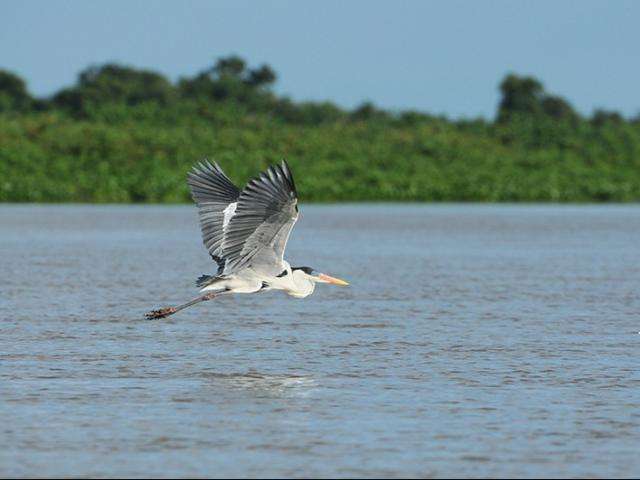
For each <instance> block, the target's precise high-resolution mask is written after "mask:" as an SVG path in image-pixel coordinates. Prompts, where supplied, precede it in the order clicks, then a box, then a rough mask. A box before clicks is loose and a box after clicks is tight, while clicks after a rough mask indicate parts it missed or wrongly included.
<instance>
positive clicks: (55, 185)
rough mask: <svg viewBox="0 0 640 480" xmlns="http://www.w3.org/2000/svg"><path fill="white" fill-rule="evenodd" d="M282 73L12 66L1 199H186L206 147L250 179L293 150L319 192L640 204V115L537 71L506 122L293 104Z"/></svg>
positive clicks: (506, 95) (513, 87) (2, 137)
mask: <svg viewBox="0 0 640 480" xmlns="http://www.w3.org/2000/svg"><path fill="white" fill-rule="evenodd" d="M276 78H277V77H276V73H275V72H274V71H273V69H272V68H271V67H269V66H268V65H262V66H259V67H255V68H251V67H250V66H248V65H247V64H246V62H245V61H244V60H243V59H241V58H239V57H237V56H231V57H225V58H221V59H219V60H218V61H217V62H216V63H215V64H214V65H212V66H211V67H209V68H207V69H205V70H203V71H201V72H199V73H198V74H196V75H194V76H192V77H184V78H181V79H180V80H178V81H177V82H175V83H172V82H170V81H169V80H168V79H166V78H165V77H164V76H162V75H161V74H159V73H157V72H153V71H149V70H141V69H136V68H132V67H128V66H123V65H117V64H106V65H102V66H97V67H91V68H88V69H86V70H85V71H83V72H81V73H80V74H79V76H78V79H77V82H76V84H75V85H73V86H71V87H69V88H65V89H63V90H60V91H59V92H57V93H55V94H54V95H52V96H51V97H49V98H34V97H33V96H32V95H31V94H30V93H29V91H28V89H27V88H26V84H25V82H24V80H23V79H21V78H20V77H18V76H17V75H15V74H13V73H11V72H7V71H1V70H0V201H56V202H57V201H79V202H181V201H186V200H187V199H188V198H189V197H188V191H187V189H186V184H185V181H184V179H185V173H186V171H187V170H188V169H189V167H190V166H191V165H192V164H193V163H194V162H195V161H197V160H199V159H201V158H203V157H205V156H206V157H210V158H215V159H217V160H218V161H219V162H220V163H221V164H222V165H223V167H224V168H225V170H226V171H227V173H229V174H230V175H231V176H232V178H235V179H236V180H237V181H238V182H243V181H245V180H246V179H247V177H248V176H249V175H252V174H255V172H256V170H258V169H260V168H264V167H265V166H266V165H267V164H268V163H271V162H274V161H278V160H279V159H280V158H282V157H286V158H287V159H288V160H289V162H290V164H291V165H292V167H293V168H294V170H295V173H296V176H297V182H298V188H299V190H300V193H301V196H302V197H303V199H304V200H315V201H343V200H353V201H360V200H412V201H414V200H434V201H638V200H640V168H639V167H640V118H633V119H626V118H624V117H623V116H621V115H620V114H619V113H617V112H613V111H606V110H597V111H595V112H594V113H593V114H592V115H591V116H589V117H583V116H582V115H580V114H579V113H578V112H576V111H575V109H574V108H573V107H572V106H571V105H570V103H569V102H567V101H566V100H565V99H563V98H561V97H559V96H557V95H552V94H549V93H547V92H546V91H545V89H544V86H543V85H542V83H541V82H540V81H538V80H536V79H535V78H531V77H526V76H518V75H514V74H510V75H508V76H506V77H505V78H504V79H503V80H502V82H501V83H500V92H501V100H500V103H499V105H498V108H497V112H496V117H495V120H493V121H490V120H485V119H481V118H480V119H472V120H457V121H453V120H449V119H447V118H445V117H442V116H433V115H430V114H428V113H423V112H418V111H401V112H392V111H387V110H383V109H380V108H377V107H376V106H375V105H373V104H372V103H363V104H362V105H360V106H359V107H358V108H355V109H353V110H347V109H343V108H340V107H338V106H336V105H335V104H333V103H331V102H294V101H292V100H291V99H289V98H287V97H283V96H279V95H276V94H275V93H274V92H273V90H272V86H273V84H274V82H275V81H276Z"/></svg>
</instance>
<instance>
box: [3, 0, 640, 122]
mask: <svg viewBox="0 0 640 480" xmlns="http://www.w3.org/2000/svg"><path fill="white" fill-rule="evenodd" d="M639 46H640V1H634V0H629V1H622V0H613V1H606V2H605V1H592V0H581V1H545V0H538V1H516V0H512V1H471V0H469V1H447V2H440V1H437V2H436V1H431V2H430V1H402V0H396V1H375V0H370V1H357V0H341V1H334V0H322V1H313V2H311V1H300V0H299V1H285V0H279V1H266V0H252V1H249V0H234V1H195V0H192V1H177V0H175V1H166V0H155V1H135V0H127V1H121V0H109V1H102V2H98V1H86V0H79V1H78V0H72V1H69V0H67V1H62V0H49V1H24V0H20V1H13V0H0V68H5V69H9V70H11V71H14V72H16V73H18V74H19V75H21V76H22V77H23V78H25V79H26V80H27V82H28V84H29V88H30V90H31V91H32V92H33V93H35V94H36V95H40V96H43V95H48V94H50V93H52V92H54V91H55V90H57V89H59V88H61V87H63V86H67V85H71V84H72V83H73V82H74V81H75V78H76V76H77V74H78V72H79V71H80V70H82V69H84V68H86V67H87V66H89V65H91V64H99V63H103V62H107V61H117V62H122V63H125V64H130V65H133V66H138V67H146V68H152V69H155V70H157V71H159V72H162V73H164V74H165V75H167V76H168V77H169V78H171V79H172V80H175V79H177V78H178V77H180V76H181V75H192V74H194V73H196V72H198V71H199V70H201V69H203V68H205V67H206V66H208V65H211V64H212V63H213V62H214V61H215V58H216V57H218V56H222V55H228V54H231V53H235V54H239V55H241V56H243V57H245V58H246V59H247V60H248V61H249V62H250V63H251V64H259V63H262V62H266V63H268V64H270V65H271V66H272V67H273V68H274V69H275V71H276V72H277V73H278V75H279V80H278V83H277V85H276V90H277V91H278V92H280V93H285V94H288V95H290V96H291V97H293V98H294V99H297V100H332V101H335V102H337V103H339V104H341V105H343V106H346V107H353V106H355V105H357V104H358V103H360V102H362V101H364V100H371V101H373V102H374V103H376V104H378V105H380V106H383V107H386V108H394V109H407V108H415V109H419V110H425V111H429V112H432V113H444V114H447V115H450V116H453V117H475V116H485V117H492V116H493V114H494V112H495V107H496V103H497V101H498V90H497V85H498V83H499V81H500V79H501V78H502V77H503V76H504V75H505V73H507V72H511V71H512V72H517V73H521V74H532V75H535V76H536V77H538V78H540V79H541V80H542V81H543V82H544V84H545V86H546V87H547V90H548V91H550V92H552V93H555V94H559V95H562V96H564V97H565V98H567V99H568V100H569V101H571V102H572V103H573V104H574V106H575V107H576V108H578V109H579V110H580V111H581V112H583V113H591V112H592V110H593V109H594V108H597V107H604V108H609V109H615V110H618V111H620V112H622V113H624V114H625V115H636V114H638V113H640V94H639V93H640V89H639V85H640V61H639V60H640V48H639Z"/></svg>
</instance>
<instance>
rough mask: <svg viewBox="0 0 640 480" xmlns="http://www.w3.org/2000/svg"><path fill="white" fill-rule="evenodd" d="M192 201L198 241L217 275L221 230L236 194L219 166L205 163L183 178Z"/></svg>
mask: <svg viewBox="0 0 640 480" xmlns="http://www.w3.org/2000/svg"><path fill="white" fill-rule="evenodd" d="M187 183H188V184H189V187H190V188H191V195H192V197H193V200H194V201H195V202H196V204H197V205H198V214H199V216H200V229H201V230H202V241H203V243H204V246H205V247H206V248H207V250H208V251H209V254H210V255H211V257H212V258H213V259H214V260H215V262H216V263H217V264H218V273H221V272H222V270H223V269H224V253H223V251H222V243H223V240H224V236H225V230H226V229H227V228H228V226H229V221H230V220H231V218H232V217H233V214H234V212H235V209H236V205H237V201H238V197H239V196H240V190H239V189H238V187H236V186H235V185H234V184H233V182H232V181H231V180H229V177H227V176H226V175H225V173H224V172H223V171H222V169H221V168H220V166H219V165H218V164H217V163H216V162H213V164H211V163H210V162H208V161H207V160H204V161H202V162H201V163H200V164H198V165H196V166H194V167H193V169H192V170H191V172H189V174H188V175H187Z"/></svg>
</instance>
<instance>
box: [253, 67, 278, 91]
mask: <svg viewBox="0 0 640 480" xmlns="http://www.w3.org/2000/svg"><path fill="white" fill-rule="evenodd" d="M275 81H276V73H275V72H274V71H273V70H272V69H271V67H270V66H269V65H262V66H261V67H260V68H256V69H254V70H250V71H249V76H248V78H247V80H246V82H247V83H248V84H249V85H251V86H253V87H264V86H268V85H271V84H273V83H274V82H275Z"/></svg>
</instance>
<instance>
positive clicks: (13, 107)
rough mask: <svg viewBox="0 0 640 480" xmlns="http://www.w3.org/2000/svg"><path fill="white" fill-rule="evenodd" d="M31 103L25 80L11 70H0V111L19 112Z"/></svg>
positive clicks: (32, 102)
mask: <svg viewBox="0 0 640 480" xmlns="http://www.w3.org/2000/svg"><path fill="white" fill-rule="evenodd" d="M33 104H34V101H33V99H32V98H31V95H29V92H27V84H26V83H25V81H24V80H23V79H21V78H20V77H18V76H17V75H15V74H13V73H11V72H8V71H6V70H0V112H11V111H18V112H21V111H25V110H28V109H30V108H31V107H32V106H33Z"/></svg>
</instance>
